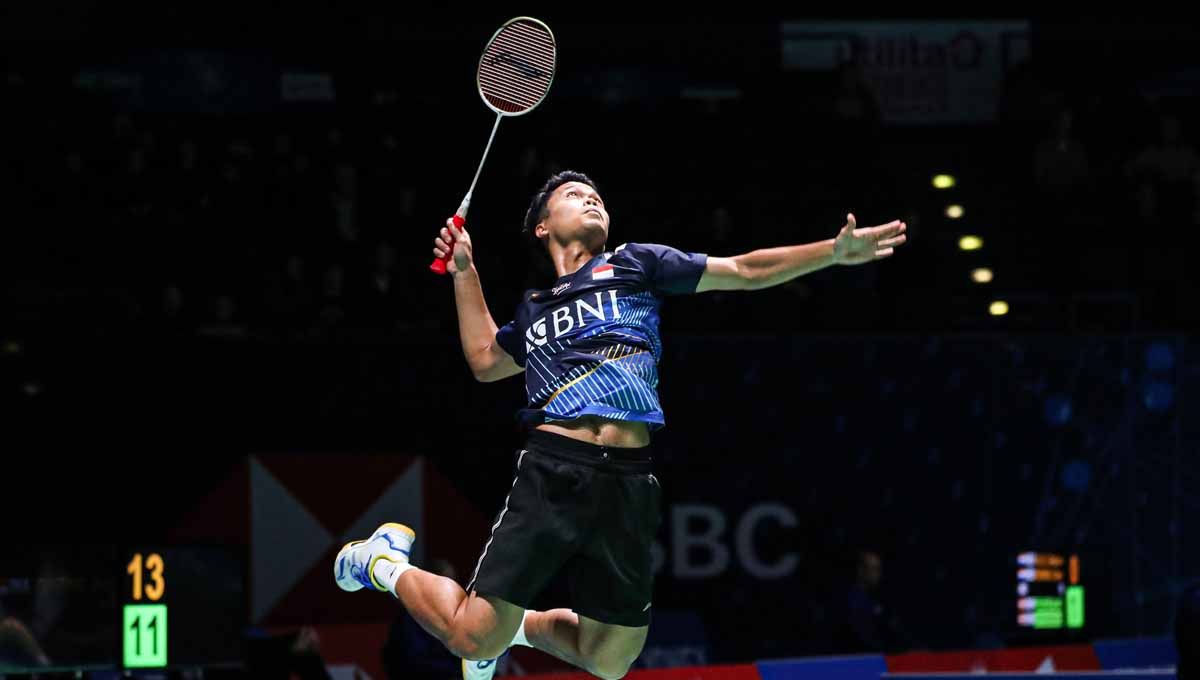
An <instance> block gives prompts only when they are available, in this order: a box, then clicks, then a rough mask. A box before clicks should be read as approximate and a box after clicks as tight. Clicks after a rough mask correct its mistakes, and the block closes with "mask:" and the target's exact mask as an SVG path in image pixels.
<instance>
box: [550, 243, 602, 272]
mask: <svg viewBox="0 0 1200 680" xmlns="http://www.w3.org/2000/svg"><path fill="white" fill-rule="evenodd" d="M599 254H600V251H596V252H592V251H590V250H588V248H587V247H586V246H585V245H584V244H582V243H568V244H567V245H565V246H561V247H555V246H551V247H550V258H551V259H552V260H554V271H555V272H557V273H558V278H560V279H561V278H562V277H564V276H569V275H570V274H574V273H575V272H577V271H579V268H580V267H582V266H583V265H585V264H587V263H588V262H591V260H592V258H594V257H596V256H597V255H599Z"/></svg>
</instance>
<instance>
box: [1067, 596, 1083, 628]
mask: <svg viewBox="0 0 1200 680" xmlns="http://www.w3.org/2000/svg"><path fill="white" fill-rule="evenodd" d="M1067 628H1083V586H1068V587H1067Z"/></svg>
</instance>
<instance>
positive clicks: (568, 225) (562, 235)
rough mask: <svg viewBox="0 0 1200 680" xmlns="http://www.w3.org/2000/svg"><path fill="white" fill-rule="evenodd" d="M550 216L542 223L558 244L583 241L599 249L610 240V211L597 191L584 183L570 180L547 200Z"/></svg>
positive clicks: (590, 246) (592, 247) (591, 247)
mask: <svg viewBox="0 0 1200 680" xmlns="http://www.w3.org/2000/svg"><path fill="white" fill-rule="evenodd" d="M546 207H547V208H548V210H549V212H550V215H549V217H547V218H546V219H545V220H543V222H542V225H543V226H544V227H545V228H546V230H547V231H548V232H549V233H550V235H551V237H552V238H554V239H555V240H556V241H558V242H559V243H570V242H572V241H582V242H583V243H584V244H585V245H587V246H588V247H589V249H598V248H601V247H603V246H604V244H605V242H607V241H608V210H607V209H605V207H604V200H603V199H601V198H600V194H598V193H596V190H595V189H593V188H591V187H590V186H588V185H586V184H584V183H583V182H567V183H566V184H563V185H562V186H560V187H558V188H557V189H555V190H554V193H553V194H551V195H550V200H548V201H547V202H546Z"/></svg>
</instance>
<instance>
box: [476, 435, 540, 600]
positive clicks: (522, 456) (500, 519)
mask: <svg viewBox="0 0 1200 680" xmlns="http://www.w3.org/2000/svg"><path fill="white" fill-rule="evenodd" d="M525 453H526V452H525V449H521V454H520V455H519V456H517V474H516V476H514V477H513V483H512V485H513V488H514V489H515V488H516V487H517V477H519V476H520V475H521V461H522V460H524V459H525ZM509 498H512V489H509V492H508V495H507V496H505V497H504V509H503V510H501V511H500V516H499V517H497V518H496V523H495V524H493V525H492V533H491V534H489V535H488V540H487V543H485V544H484V545H483V554H481V555H480V556H479V561H478V562H476V563H475V571H474V572H472V573H471V582H470V583H468V584H467V594H468V595H470V594H471V591H472V590H473V589H474V588H475V579H477V578H479V567H481V566H483V558H485V557H487V552H488V548H490V547H492V539H494V538H495V537H496V529H498V528H499V527H500V523H501V522H503V521H504V515H505V514H506V513H508V499H509Z"/></svg>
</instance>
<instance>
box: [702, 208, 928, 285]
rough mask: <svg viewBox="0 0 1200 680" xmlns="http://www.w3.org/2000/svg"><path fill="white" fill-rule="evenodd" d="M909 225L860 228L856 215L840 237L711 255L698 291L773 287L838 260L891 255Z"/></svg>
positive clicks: (849, 261) (851, 261) (858, 260)
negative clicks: (733, 254) (740, 253)
mask: <svg viewBox="0 0 1200 680" xmlns="http://www.w3.org/2000/svg"><path fill="white" fill-rule="evenodd" d="M906 229H907V225H905V224H904V222H901V221H900V220H893V221H891V222H888V223H887V224H881V225H879V226H876V227H865V228H862V229H859V228H857V226H856V222H855V220H854V215H847V216H846V225H845V226H843V227H842V229H841V231H839V232H838V235H837V237H836V238H831V239H826V240H824V241H817V242H815V243H805V244H802V245H798V246H783V247H780V248H764V249H761V250H755V251H751V252H749V253H746V254H744V255H737V256H734V257H712V256H709V258H708V263H707V265H706V266H705V269H704V273H703V274H702V275H701V276H700V283H699V285H697V286H696V292H697V293H702V292H704V291H706V290H759V289H761V288H770V287H771V286H777V285H779V284H781V283H785V282H787V281H790V280H792V279H794V278H796V277H797V276H803V275H804V274H809V273H811V272H815V271H817V270H819V269H824V268H825V267H828V266H830V265H834V264H863V263H865V262H873V261H875V260H879V259H883V258H885V257H889V256H891V255H892V254H893V253H894V252H895V248H896V247H897V246H900V245H901V244H903V243H904V242H905V240H907V237H906V236H905V235H904V232H905V230H906Z"/></svg>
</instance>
